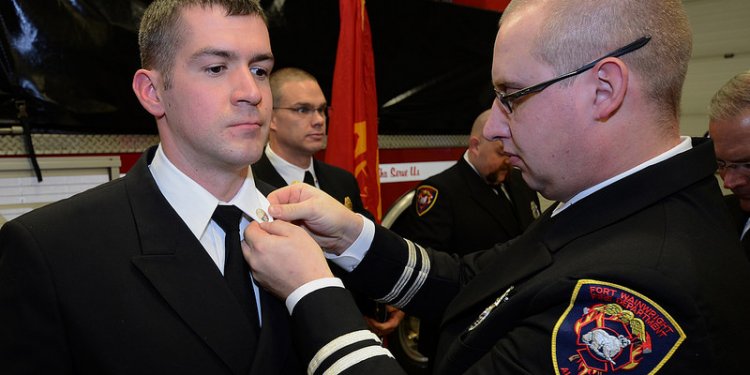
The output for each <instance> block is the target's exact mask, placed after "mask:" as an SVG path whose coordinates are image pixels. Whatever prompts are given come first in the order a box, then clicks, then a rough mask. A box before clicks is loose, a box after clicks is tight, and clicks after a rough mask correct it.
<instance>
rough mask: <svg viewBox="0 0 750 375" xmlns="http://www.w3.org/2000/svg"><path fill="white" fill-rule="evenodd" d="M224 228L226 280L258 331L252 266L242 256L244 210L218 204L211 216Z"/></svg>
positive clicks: (251, 323) (256, 331)
mask: <svg viewBox="0 0 750 375" xmlns="http://www.w3.org/2000/svg"><path fill="white" fill-rule="evenodd" d="M211 218H212V219H213V220H214V221H215V222H216V224H219V226H220V227H221V229H223V230H224V233H225V239H224V246H225V249H224V250H225V258H224V259H225V261H224V280H226V282H227V284H228V285H229V289H231V290H232V293H234V296H235V297H237V302H239V304H240V306H242V309H243V310H244V311H245V315H247V318H248V320H249V321H250V326H251V327H253V328H254V329H255V333H256V335H257V333H258V309H257V307H256V304H255V293H253V287H252V284H251V281H250V266H248V264H247V262H245V258H244V257H243V256H242V247H241V246H240V220H241V219H242V211H241V210H240V209H239V208H237V207H236V206H221V205H220V206H218V207H216V211H214V214H213V216H212V217H211Z"/></svg>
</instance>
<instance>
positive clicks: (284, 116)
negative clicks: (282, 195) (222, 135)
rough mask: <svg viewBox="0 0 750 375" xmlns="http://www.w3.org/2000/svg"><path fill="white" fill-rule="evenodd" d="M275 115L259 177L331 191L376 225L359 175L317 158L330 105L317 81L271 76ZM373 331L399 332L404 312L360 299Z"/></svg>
mask: <svg viewBox="0 0 750 375" xmlns="http://www.w3.org/2000/svg"><path fill="white" fill-rule="evenodd" d="M271 93H272V95H273V113H272V115H271V126H270V132H269V135H268V144H266V147H265V151H264V152H263V154H262V155H261V158H260V159H259V160H258V161H257V162H256V163H255V164H253V166H252V169H253V175H254V176H255V177H256V178H258V179H259V180H262V181H264V182H267V183H269V184H271V185H273V186H276V187H282V186H286V185H291V184H294V183H299V182H304V183H307V184H309V185H312V186H315V187H317V188H319V189H320V190H323V191H325V192H326V193H328V194H329V195H330V196H332V197H334V198H336V200H337V201H339V202H340V203H342V204H343V205H345V206H346V207H347V208H349V209H350V210H352V211H354V212H356V213H359V214H362V215H364V216H365V217H367V218H368V219H370V220H372V219H373V216H372V214H371V213H370V212H369V211H367V209H365V208H364V206H363V204H362V198H361V197H360V194H359V185H357V180H356V179H355V178H354V176H353V175H352V174H351V173H349V172H348V171H345V170H343V169H341V168H338V167H335V166H333V165H330V164H326V163H324V162H322V161H320V160H317V159H315V157H314V156H315V154H316V153H317V152H318V151H321V150H323V149H324V148H325V147H326V125H327V121H328V102H327V101H326V98H325V95H323V90H321V89H320V85H319V84H318V80H317V79H315V77H314V76H313V75H312V74H310V73H308V72H306V71H304V70H302V69H299V68H293V67H288V68H282V69H279V70H277V71H275V72H273V73H272V74H271ZM357 304H358V305H359V306H360V309H361V311H362V313H363V314H365V315H366V316H367V318H368V319H367V321H368V323H369V324H370V326H371V329H372V330H373V331H374V332H376V333H377V334H378V335H379V336H386V335H388V334H389V333H390V332H391V331H393V330H394V329H395V328H396V326H398V323H399V322H400V321H401V318H402V317H403V313H401V312H400V311H395V310H394V309H389V308H387V307H386V306H385V305H382V304H377V303H375V302H373V301H371V300H368V299H366V298H363V297H361V296H358V297H357Z"/></svg>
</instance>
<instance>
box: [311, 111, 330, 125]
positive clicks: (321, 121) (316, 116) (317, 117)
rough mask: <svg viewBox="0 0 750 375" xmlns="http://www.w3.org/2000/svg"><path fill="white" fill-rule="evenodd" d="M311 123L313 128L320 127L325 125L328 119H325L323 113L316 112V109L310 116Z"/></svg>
mask: <svg viewBox="0 0 750 375" xmlns="http://www.w3.org/2000/svg"><path fill="white" fill-rule="evenodd" d="M312 116H313V117H312V121H313V123H312V124H313V126H314V127H321V126H323V125H325V124H326V120H327V119H328V118H327V117H326V114H325V112H321V111H318V110H317V109H316V110H314V111H313V114H312Z"/></svg>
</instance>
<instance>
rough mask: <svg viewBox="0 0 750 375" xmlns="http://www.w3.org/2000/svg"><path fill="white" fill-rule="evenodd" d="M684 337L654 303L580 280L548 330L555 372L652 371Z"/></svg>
mask: <svg viewBox="0 0 750 375" xmlns="http://www.w3.org/2000/svg"><path fill="white" fill-rule="evenodd" d="M684 340H685V333H684V332H683V331H682V328H680V326H679V325H678V324H677V322H675V321H674V319H672V317H671V316H670V315H669V314H668V313H667V312H666V311H664V309H662V308H661V307H660V306H659V305H657V304H656V303H655V302H654V301H651V300H650V299H648V298H647V297H646V296H644V295H642V294H640V293H638V292H635V291H633V290H631V289H628V288H625V287H623V286H620V285H617V284H612V283H607V282H603V281H597V280H580V281H578V284H577V285H576V288H575V290H574V291H573V296H572V298H571V299H570V306H568V309H567V310H565V313H563V315H562V316H561V317H560V319H559V320H558V321H557V324H556V325H555V329H554V331H553V332H552V361H553V363H554V365H555V373H556V374H557V375H567V374H571V375H573V374H576V375H604V374H628V375H631V374H634V375H635V374H638V375H640V374H655V373H656V372H657V371H659V369H660V368H661V367H662V366H664V364H665V363H666V362H667V360H669V358H670V357H671V356H672V354H673V353H674V352H675V351H676V350H677V347H679V346H680V344H681V343H682V342H683V341H684Z"/></svg>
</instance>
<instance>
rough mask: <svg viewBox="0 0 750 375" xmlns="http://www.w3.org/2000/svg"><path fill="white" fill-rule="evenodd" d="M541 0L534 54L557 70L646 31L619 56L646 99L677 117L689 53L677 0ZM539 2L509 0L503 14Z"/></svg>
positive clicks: (685, 25)
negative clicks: (644, 40) (642, 42)
mask: <svg viewBox="0 0 750 375" xmlns="http://www.w3.org/2000/svg"><path fill="white" fill-rule="evenodd" d="M542 1H543V2H544V11H545V14H546V15H547V19H546V20H545V22H544V26H543V27H542V30H541V31H540V32H539V33H538V34H537V35H536V40H535V48H534V52H533V53H534V55H535V56H536V57H537V58H539V59H540V60H541V61H543V62H545V63H547V64H549V65H551V66H552V67H554V68H555V69H556V70H557V72H558V74H563V73H566V72H568V71H571V70H573V69H576V68H578V67H580V66H581V65H583V64H585V63H587V62H589V61H592V60H594V59H597V58H599V57H601V56H602V55H603V54H605V53H607V52H610V51H613V50H615V49H617V48H620V47H622V46H625V45H626V44H628V43H631V42H633V41H635V40H636V39H638V38H640V37H643V36H647V35H649V36H651V41H650V42H649V43H648V44H647V45H646V46H644V47H643V48H641V49H640V50H637V51H634V52H632V53H629V54H627V55H624V56H622V57H621V59H622V60H623V61H625V62H626V63H628V66H629V67H630V69H631V71H633V72H635V73H636V74H638V75H639V76H640V77H643V78H644V83H645V84H646V90H647V93H646V94H647V95H648V97H649V99H651V101H652V102H654V103H656V104H657V105H658V106H659V108H662V109H663V110H664V111H665V113H668V114H669V115H670V116H673V118H675V119H676V118H678V117H679V111H680V98H681V96H682V85H683V83H684V81H685V75H686V74H687V66H688V62H689V60H690V55H691V53H692V32H691V30H690V23H689V20H688V17H687V13H686V12H685V9H684V7H683V5H682V2H681V0H659V1H654V0H542ZM539 2H540V1H539V0H514V1H512V2H511V4H510V5H509V6H508V7H507V8H506V10H505V12H504V13H503V17H506V15H509V14H512V13H513V12H515V11H516V10H517V9H521V8H525V7H526V6H527V5H530V4H538V3H539ZM501 22H502V20H501ZM570 82H572V80H568V81H567V82H566V83H567V84H569V83H570Z"/></svg>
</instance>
